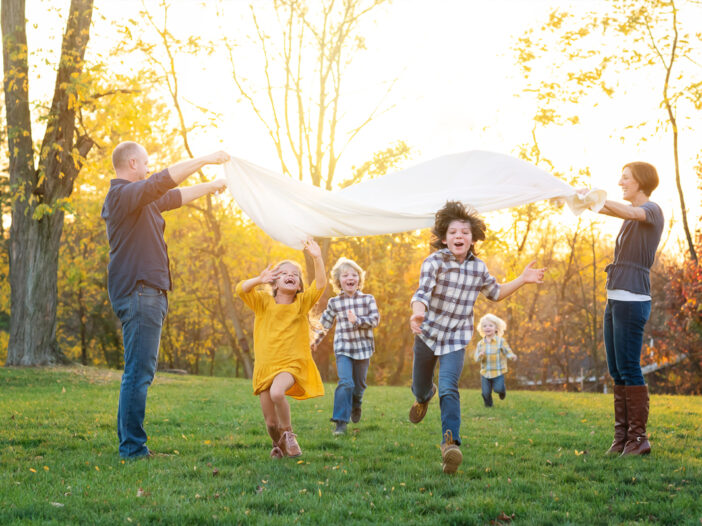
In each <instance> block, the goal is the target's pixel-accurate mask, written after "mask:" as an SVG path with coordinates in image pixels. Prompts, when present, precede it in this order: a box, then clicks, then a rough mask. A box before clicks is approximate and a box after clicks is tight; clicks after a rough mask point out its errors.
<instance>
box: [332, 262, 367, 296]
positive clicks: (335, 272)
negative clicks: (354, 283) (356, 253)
mask: <svg viewBox="0 0 702 526" xmlns="http://www.w3.org/2000/svg"><path fill="white" fill-rule="evenodd" d="M344 267H346V268H351V269H353V270H355V271H356V272H357V273H358V290H362V289H363V283H364V281H365V280H366V271H365V270H363V269H362V268H361V267H360V265H359V264H358V263H356V262H355V261H354V260H353V259H348V258H345V257H340V258H339V259H338V260H337V261H336V263H335V264H334V267H333V268H332V269H331V277H332V279H331V282H332V288H333V289H334V292H336V293H337V294H338V293H339V292H341V272H342V270H343V269H344Z"/></svg>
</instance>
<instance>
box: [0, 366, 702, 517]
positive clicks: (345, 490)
mask: <svg viewBox="0 0 702 526" xmlns="http://www.w3.org/2000/svg"><path fill="white" fill-rule="evenodd" d="M119 378H120V375H119V374H118V373H117V372H115V371H108V370H102V369H91V368H85V369H83V368H74V369H43V370H42V369H0V524H3V525H7V524H15V523H20V524H47V523H48V524H50V523H57V524H58V523H69V524H151V523H162V524H209V523H212V524H214V523H221V524H275V525H284V524H290V523H300V524H326V525H334V524H341V523H345V524H366V523H393V522H394V523H396V524H398V525H399V524H442V525H443V524H507V523H508V522H510V519H511V523H512V524H539V525H541V524H559V525H560V524H588V525H589V524H675V525H680V524H696V525H699V524H701V523H702V503H701V502H700V499H701V497H702V438H701V435H702V430H701V429H700V428H701V427H702V398H699V397H696V398H695V397H683V396H654V397H653V399H652V403H651V419H650V422H649V430H650V432H651V443H652V446H653V453H652V454H651V455H650V456H648V457H644V458H624V459H619V458H606V457H604V456H603V455H602V453H603V452H604V451H605V450H606V449H607V448H608V447H609V444H610V442H611V433H612V408H611V405H612V400H611V396H608V395H600V394H573V393H551V392H518V391H511V392H509V393H508V396H507V399H506V400H505V401H503V402H501V401H500V400H499V399H496V400H495V407H494V408H493V409H490V410H488V409H485V408H484V407H483V406H482V399H481V397H480V394H479V392H478V391H472V390H466V391H462V392H461V397H462V408H463V411H462V415H463V425H462V439H463V444H464V446H463V453H464V461H463V464H462V466H461V467H460V469H459V471H458V473H457V474H455V475H453V476H448V475H444V474H443V473H442V472H441V463H440V452H439V445H438V444H439V441H440V438H441V437H440V434H441V424H440V418H439V404H438V401H432V403H431V406H430V408H429V413H428V415H427V417H426V418H425V420H424V421H423V422H421V423H420V424H418V425H413V424H410V423H409V422H408V420H407V412H408V410H409V407H410V405H411V403H412V395H411V392H410V390H409V388H407V387H404V388H399V387H369V388H368V390H367V391H366V398H365V405H364V412H363V419H362V420H361V422H360V423H359V424H349V433H348V435H346V436H342V437H334V436H333V435H332V433H331V431H332V428H333V424H331V423H330V422H329V417H330V416H331V409H332V400H333V398H332V396H333V389H334V385H327V386H326V387H327V394H326V396H325V397H324V398H318V399H313V400H307V401H302V402H296V401H292V402H291V406H292V414H293V424H294V427H295V431H296V432H297V434H298V440H299V442H300V445H301V447H302V449H303V456H302V457H301V458H299V459H282V460H277V461H274V460H271V459H269V456H268V454H269V452H270V439H269V438H268V437H267V435H266V430H265V425H264V423H263V418H262V416H261V412H260V408H259V405H258V398H256V397H254V396H252V394H251V385H250V382H249V381H248V380H241V379H224V378H204V377H182V376H175V375H168V374H159V375H158V376H157V379H156V381H155V383H154V385H153V386H152V387H151V389H150V393H149V402H148V407H147V421H146V429H147V432H148V433H149V437H150V439H149V443H148V444H149V447H150V448H151V449H152V450H154V451H156V452H162V453H168V454H169V456H160V457H157V458H154V459H152V460H148V461H147V460H142V461H134V462H126V463H125V462H123V461H121V460H120V459H119V456H118V454H117V437H116V432H115V415H116V412H117V398H118V392H119Z"/></svg>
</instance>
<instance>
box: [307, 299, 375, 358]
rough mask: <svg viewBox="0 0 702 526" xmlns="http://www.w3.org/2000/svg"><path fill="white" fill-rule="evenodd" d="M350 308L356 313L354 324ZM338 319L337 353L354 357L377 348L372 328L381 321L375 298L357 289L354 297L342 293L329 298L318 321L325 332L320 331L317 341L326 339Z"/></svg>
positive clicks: (335, 342)
mask: <svg viewBox="0 0 702 526" xmlns="http://www.w3.org/2000/svg"><path fill="white" fill-rule="evenodd" d="M347 310H352V311H353V312H354V314H355V315H356V318H357V320H356V322H355V323H351V322H350V321H349V318H348V315H347V314H346V311H347ZM335 319H336V331H335V332H334V354H343V355H344V356H348V357H349V358H353V359H354V360H365V359H366V358H370V357H371V355H372V354H373V351H374V350H375V342H374V340H373V327H377V326H378V322H379V321H380V314H379V313H378V306H377V305H376V304H375V298H374V297H373V296H372V295H370V294H363V293H362V292H359V291H356V292H355V293H354V295H353V296H347V295H346V294H345V293H344V292H342V293H341V294H339V295H338V296H335V297H333V298H330V299H329V302H328V303H327V308H326V309H325V310H324V312H323V313H322V317H321V318H320V320H319V321H320V323H321V324H322V327H324V331H323V332H319V333H317V337H316V338H315V344H319V342H321V341H322V339H324V336H325V335H326V334H327V331H329V329H331V326H332V325H333V324H334V320H335Z"/></svg>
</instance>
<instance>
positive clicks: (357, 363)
mask: <svg viewBox="0 0 702 526" xmlns="http://www.w3.org/2000/svg"><path fill="white" fill-rule="evenodd" d="M369 363H370V358H366V359H365V360H354V359H353V358H350V357H348V356H345V355H343V354H337V355H336V372H337V374H338V375H339V384H338V385H337V386H336V391H334V412H333V413H332V418H331V419H332V420H333V421H334V422H348V421H349V420H350V419H351V409H352V408H354V407H361V404H362V403H363V392H364V391H365V390H366V375H367V374H368V364H369Z"/></svg>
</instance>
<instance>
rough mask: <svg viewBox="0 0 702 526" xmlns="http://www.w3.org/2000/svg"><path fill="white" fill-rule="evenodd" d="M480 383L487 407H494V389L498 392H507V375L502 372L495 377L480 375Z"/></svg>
mask: <svg viewBox="0 0 702 526" xmlns="http://www.w3.org/2000/svg"><path fill="white" fill-rule="evenodd" d="M480 385H481V387H482V390H483V400H484V401H485V407H492V391H493V389H494V390H495V392H496V393H498V394H499V393H505V392H506V389H505V375H504V374H501V375H500V376H496V377H495V378H485V377H484V376H482V375H481V376H480Z"/></svg>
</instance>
